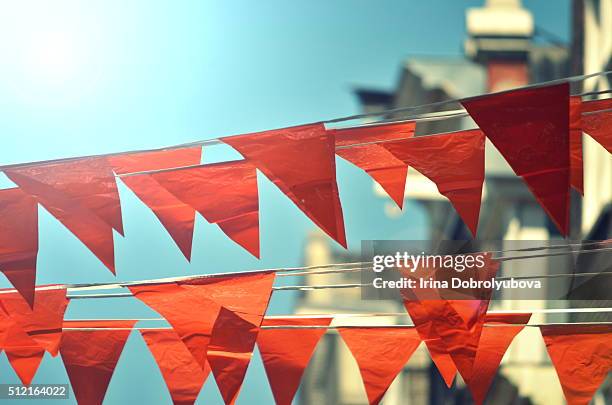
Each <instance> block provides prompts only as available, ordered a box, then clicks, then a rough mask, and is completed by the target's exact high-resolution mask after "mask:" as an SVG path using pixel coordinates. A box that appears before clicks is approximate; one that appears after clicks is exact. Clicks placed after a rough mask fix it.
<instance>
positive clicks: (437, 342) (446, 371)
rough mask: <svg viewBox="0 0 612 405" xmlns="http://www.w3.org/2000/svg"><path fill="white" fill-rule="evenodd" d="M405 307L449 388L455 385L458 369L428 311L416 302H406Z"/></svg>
mask: <svg viewBox="0 0 612 405" xmlns="http://www.w3.org/2000/svg"><path fill="white" fill-rule="evenodd" d="M404 307H405V308H406V311H408V314H409V315H410V319H412V322H414V325H415V327H416V330H417V332H418V333H419V336H420V337H421V340H422V341H423V342H425V345H426V346H427V350H428V351H429V355H430V356H431V360H432V361H433V363H434V364H435V365H436V368H437V369H438V372H439V373H440V375H441V376H442V379H443V380H444V383H445V384H446V386H447V387H448V388H450V387H451V386H452V385H453V381H454V380H455V376H456V375H457V367H456V366H455V362H454V361H453V358H452V357H451V356H450V354H448V352H447V351H446V346H445V344H444V342H443V341H442V339H441V338H440V336H438V334H437V333H436V331H435V329H434V327H433V324H432V322H431V321H430V320H429V318H428V315H427V310H426V309H425V308H424V307H423V306H422V305H421V304H420V302H419V301H416V300H404Z"/></svg>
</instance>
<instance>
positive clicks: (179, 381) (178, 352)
mask: <svg viewBox="0 0 612 405" xmlns="http://www.w3.org/2000/svg"><path fill="white" fill-rule="evenodd" d="M140 333H141V334H142V337H143V338H144V341H145V342H146V343H147V346H148V347H149V350H150V351H151V354H153V357H154V358H155V362H156V363H157V366H158V367H159V370H160V371H161V374H162V377H163V378H164V381H165V382H166V386H167V387H168V391H169V392H170V397H171V398H172V402H173V403H174V405H192V404H193V403H194V402H195V400H196V398H197V397H198V394H199V393H200V390H201V389H202V385H204V382H205V381H206V378H208V375H209V374H210V368H206V369H205V370H202V369H201V368H200V365H199V364H198V362H197V361H196V360H195V359H194V358H193V356H192V355H191V352H190V351H189V350H188V349H187V347H186V346H185V345H184V344H183V342H181V339H180V338H179V336H178V335H177V334H176V332H175V331H173V330H172V329H147V330H141V331H140Z"/></svg>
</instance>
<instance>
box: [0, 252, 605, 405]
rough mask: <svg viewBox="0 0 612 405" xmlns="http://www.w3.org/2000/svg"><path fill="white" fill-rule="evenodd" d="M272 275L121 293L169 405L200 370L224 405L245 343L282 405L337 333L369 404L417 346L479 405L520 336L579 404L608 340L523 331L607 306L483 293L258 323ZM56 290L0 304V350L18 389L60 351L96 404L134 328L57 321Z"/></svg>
mask: <svg viewBox="0 0 612 405" xmlns="http://www.w3.org/2000/svg"><path fill="white" fill-rule="evenodd" d="M498 265H499V263H498V262H496V261H495V260H493V259H490V260H488V261H487V267H486V273H487V274H489V275H495V273H496V271H497V268H498ZM274 277H275V272H273V271H262V272H257V273H248V274H233V275H219V276H215V277H208V278H200V279H191V280H180V281H174V282H165V283H158V284H144V285H131V286H129V289H130V291H131V292H132V293H133V294H134V296H135V297H136V298H138V299H139V300H141V301H142V302H144V303H145V304H146V305H148V306H149V307H151V308H152V309H153V310H155V311H156V312H157V313H159V314H160V315H162V317H163V318H160V319H163V320H165V321H167V322H168V323H169V324H170V326H171V328H168V327H158V328H137V329H138V330H139V332H140V333H141V335H142V336H143V339H144V340H145V342H146V344H147V345H148V346H149V349H150V350H151V353H152V355H153V356H154V357H155V359H156V361H157V363H158V366H159V368H160V370H161V372H162V375H163V376H164V379H165V381H166V383H167V385H168V388H169V391H170V393H171V396H172V398H173V401H174V402H175V403H184V402H185V401H187V403H193V402H194V401H195V398H196V397H197V395H198V393H199V390H200V389H201V387H202V384H203V383H204V381H205V380H206V377H207V376H208V375H209V374H210V373H211V372H212V374H213V376H214V378H215V381H216V383H217V387H218V388H219V390H220V392H221V395H222V397H223V398H224V401H225V403H227V404H233V403H234V402H235V400H236V398H237V395H238V392H239V391H240V386H241V384H242V381H243V379H244V376H245V373H246V369H247V368H248V364H249V362H250V359H251V357H252V352H253V349H254V346H255V344H257V345H258V347H259V349H260V353H261V356H262V359H263V361H264V365H265V368H266V373H267V375H268V378H269V381H270V385H271V387H272V390H273V393H274V395H275V398H276V400H277V402H278V403H290V402H291V399H292V398H293V396H294V394H295V391H296V390H297V387H298V386H299V382H300V379H301V376H302V373H303V371H304V369H305V368H306V366H307V364H308V362H309V359H310V357H311V355H312V353H313V352H314V350H315V347H316V345H317V342H318V341H319V339H320V338H321V336H322V335H323V334H324V333H325V332H326V331H327V330H328V329H329V328H332V329H334V330H336V331H337V332H338V333H339V335H340V337H341V339H342V340H343V341H344V342H345V344H347V346H348V348H349V350H350V351H351V353H352V354H353V356H354V357H355V360H356V361H357V363H358V364H359V367H360V370H361V374H362V378H363V381H364V386H365V388H366V392H367V394H368V400H369V402H370V403H372V404H376V403H378V402H379V401H380V400H381V399H382V397H383V396H384V393H385V392H386V390H387V388H388V387H389V385H390V384H391V382H392V381H393V379H394V378H395V377H396V376H397V374H398V373H399V372H400V371H401V369H402V368H403V367H404V365H405V364H406V362H407V361H408V360H409V358H410V356H411V354H412V353H413V352H414V351H415V350H416V348H417V347H418V346H419V344H420V343H421V342H425V345H426V346H427V348H428V350H429V353H430V355H431V357H432V361H433V362H434V363H435V364H436V366H437V367H438V369H439V370H440V372H441V374H442V375H443V377H444V378H445V381H446V382H447V384H449V385H450V384H452V381H453V380H454V378H455V375H456V374H457V373H459V374H461V376H462V378H463V379H464V381H466V383H467V384H468V387H469V389H470V391H471V392H472V395H473V397H474V400H475V401H476V402H477V403H479V404H480V403H482V402H483V401H484V398H485V396H486V392H487V390H488V388H489V386H490V383H491V381H492V378H493V377H494V375H495V372H496V370H497V368H498V366H499V364H500V362H501V358H502V357H503V354H504V353H505V351H506V350H507V348H508V346H509V345H510V343H511V342H512V340H513V339H514V338H515V336H516V335H517V334H518V333H520V332H521V330H522V329H523V328H524V327H526V326H529V327H537V328H539V329H540V330H541V332H542V335H543V338H544V341H545V343H546V345H547V349H548V352H549V354H550V356H551V360H552V361H553V364H554V365H555V368H556V369H557V372H558V375H559V378H560V381H561V384H562V386H563V388H564V392H565V393H566V397H567V398H568V402H569V403H571V404H573V403H582V402H577V401H578V400H580V401H582V400H584V399H590V397H591V396H592V395H593V393H594V391H595V390H596V389H597V387H598V385H599V384H600V383H601V382H602V381H603V378H604V377H605V375H606V374H607V372H608V370H610V368H612V362H611V361H610V356H609V354H610V353H611V350H612V344H608V343H611V342H612V340H611V339H610V337H612V323H611V322H597V323H595V322H573V323H563V324H558V323H557V324H555V323H536V324H530V323H529V320H530V317H531V314H532V313H537V312H540V313H564V312H565V313H577V312H583V313H584V312H593V313H596V312H600V313H601V312H609V311H611V310H612V309H611V308H573V309H572V308H569V309H555V310H534V311H527V310H525V311H524V312H519V311H508V312H505V311H489V310H488V305H489V301H490V298H491V294H490V290H488V291H487V289H484V290H483V291H481V292H482V294H480V295H479V296H480V297H481V298H480V299H472V300H469V301H455V300H438V301H432V300H418V299H413V298H404V305H405V307H406V309H407V314H408V315H409V316H410V318H411V319H412V321H413V324H412V325H402V324H396V325H376V326H374V325H359V326H357V325H332V321H333V320H334V319H339V318H341V317H342V316H343V315H342V314H328V315H326V314H320V315H301V316H286V317H284V316H277V317H265V315H264V314H265V312H266V311H267V306H268V302H269V299H270V295H271V293H272V285H273V282H274ZM66 292H67V289H66V288H65V287H63V288H56V289H47V290H37V291H36V295H37V297H36V301H35V306H34V308H29V306H28V304H27V303H26V302H25V301H24V300H23V299H21V297H20V296H19V294H18V293H17V292H16V291H13V292H12V293H5V294H2V295H0V302H1V304H2V305H1V306H0V308H1V309H2V311H0V322H1V323H0V325H1V327H0V330H2V331H3V333H4V345H3V348H4V350H5V351H6V353H7V357H8V359H9V362H10V363H11V366H12V367H13V368H14V369H15V371H16V373H17V375H18V376H19V377H20V379H21V380H22V382H23V383H24V384H26V385H27V384H30V383H31V381H32V378H33V377H34V375H35V373H36V370H37V368H38V366H39V364H40V362H41V360H42V358H43V355H44V353H45V352H49V353H50V354H51V355H57V354H58V353H61V355H62V356H61V358H62V361H63V362H64V365H65V367H66V371H67V373H68V376H69V378H70V381H71V384H72V387H73V390H74V393H75V396H76V398H77V401H78V402H79V403H82V404H89V403H94V404H98V403H102V401H103V398H104V395H105V392H106V389H107V387H108V383H109V381H110V378H111V377H112V374H113V371H114V369H115V367H116V365H117V363H118V361H119V358H120V356H121V352H122V350H123V347H124V345H125V342H126V340H127V338H128V337H129V335H130V332H131V331H132V329H136V328H135V325H136V323H137V322H138V321H139V319H129V320H128V319H123V320H118V319H115V320H110V319H108V320H66V319H64V313H65V310H66V307H67V304H68V299H67V296H66ZM562 311H563V312H562ZM384 315H386V316H389V315H390V314H384ZM397 315H399V313H398V314H397ZM404 315H405V314H404ZM347 316H351V315H350V314H347ZM353 316H383V314H353ZM453 319H454V320H455V321H453V322H450V321H449V320H453ZM148 320H158V319H148ZM489 326H503V327H489ZM298 333H299V335H298ZM298 342H299V343H298ZM562 351H565V354H564V355H561V352H562ZM567 356H569V357H570V358H571V359H572V361H576V359H582V360H586V361H587V364H588V366H585V367H584V370H582V369H581V373H584V374H581V375H580V376H579V378H578V380H577V377H576V376H575V375H574V376H573V377H572V378H571V379H568V378H567V376H568V367H570V368H571V367H573V366H574V365H573V363H572V362H571V361H568V360H567V358H568V357H567ZM188 370H189V371H190V372H189V373H187V371H188ZM604 372H605V373H604ZM482 373H484V374H482ZM570 374H571V373H570ZM186 375H189V378H186ZM281 376H284V377H283V378H281ZM289 376H291V378H288V377H289ZM597 381H599V384H595V383H596V382H597ZM177 384H178V386H179V387H177ZM184 384H187V385H188V386H189V387H191V388H190V390H189V395H188V396H187V398H183V397H180V396H181V395H186V394H185V392H186V391H185V390H184V389H181V388H180V387H181V386H182V385H184ZM175 395H178V396H179V397H180V398H182V399H179V397H175ZM576 395H577V396H578V399H576ZM283 401H284V402H283Z"/></svg>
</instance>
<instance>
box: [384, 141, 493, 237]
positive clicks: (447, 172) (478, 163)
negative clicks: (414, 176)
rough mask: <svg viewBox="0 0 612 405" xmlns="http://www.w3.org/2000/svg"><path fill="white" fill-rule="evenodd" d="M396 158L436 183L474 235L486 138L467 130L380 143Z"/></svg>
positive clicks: (480, 193)
mask: <svg viewBox="0 0 612 405" xmlns="http://www.w3.org/2000/svg"><path fill="white" fill-rule="evenodd" d="M381 145H383V147H384V148H386V149H387V150H389V152H391V153H392V154H393V155H394V156H395V157H397V158H398V159H400V160H402V161H403V162H405V163H406V164H408V166H410V167H413V168H415V169H416V170H418V171H419V172H420V173H421V174H423V175H424V176H426V177H428V178H429V179H430V180H431V181H433V182H434V183H436V186H437V187H438V190H439V191H440V193H441V194H442V195H444V196H446V197H447V198H448V199H449V201H450V202H451V204H453V206H454V207H455V209H456V210H457V213H458V214H459V216H460V217H461V219H463V222H465V224H466V225H467V226H468V228H469V229H470V231H471V232H472V235H474V236H475V235H476V230H477V228H478V217H479V216H480V202H481V196H482V185H483V182H484V146H485V138H484V135H483V133H482V132H481V131H480V130H468V131H460V132H452V133H448V134H440V135H435V136H423V137H419V138H413V139H408V140H402V141H394V142H385V143H382V144H381Z"/></svg>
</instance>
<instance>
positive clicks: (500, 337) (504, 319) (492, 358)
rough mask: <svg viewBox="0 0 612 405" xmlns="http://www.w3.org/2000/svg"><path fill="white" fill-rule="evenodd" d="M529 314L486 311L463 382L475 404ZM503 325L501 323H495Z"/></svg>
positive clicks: (483, 397) (487, 386)
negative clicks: (476, 347)
mask: <svg viewBox="0 0 612 405" xmlns="http://www.w3.org/2000/svg"><path fill="white" fill-rule="evenodd" d="M530 317H531V314H528V313H525V314H516V313H497V314H487V316H486V323H487V324H489V325H493V326H487V325H485V327H484V328H483V329H482V334H481V336H480V341H479V342H478V351H477V352H476V359H475V360H474V370H473V372H472V375H471V377H470V378H469V380H467V381H466V384H467V386H468V388H469V390H470V392H471V393H472V396H473V397H474V402H475V403H476V404H477V405H481V404H483V403H484V400H485V398H486V396H487V392H488V391H489V387H490V386H491V383H492V382H493V379H494V378H495V375H496V374H497V369H498V368H499V365H500V363H501V361H502V359H503V357H504V354H505V353H506V351H507V350H508V347H509V346H510V344H511V343H512V341H513V340H514V338H515V337H516V335H518V334H519V333H520V332H521V331H522V330H523V328H524V327H525V325H526V324H527V323H528V322H529V318H530ZM495 325H503V326H495Z"/></svg>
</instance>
